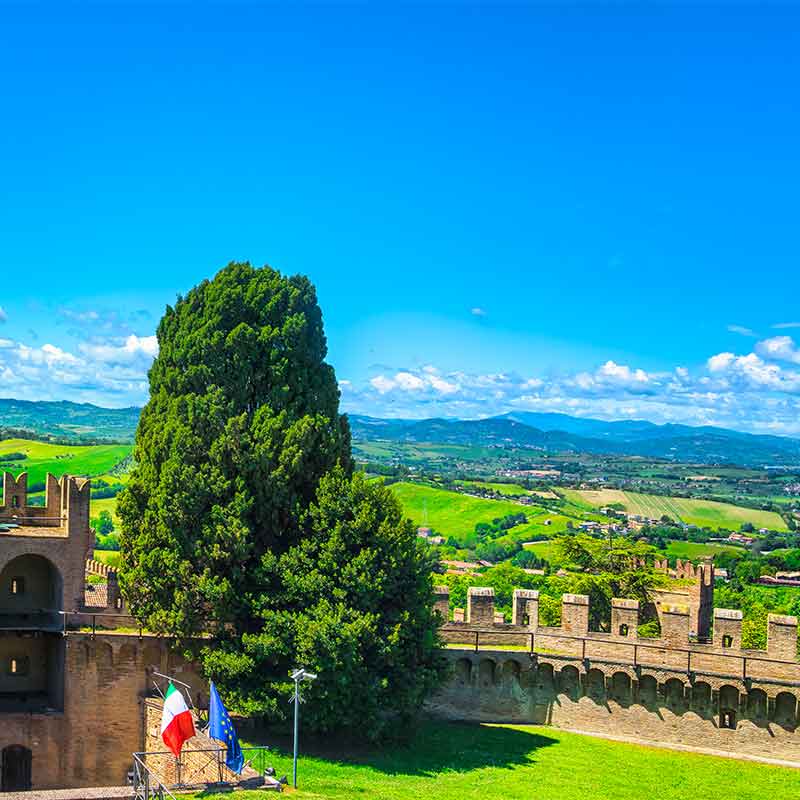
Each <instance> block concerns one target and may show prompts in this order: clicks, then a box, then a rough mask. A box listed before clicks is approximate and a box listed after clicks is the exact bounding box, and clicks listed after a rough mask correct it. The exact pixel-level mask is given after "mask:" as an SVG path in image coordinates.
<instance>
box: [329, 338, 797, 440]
mask: <svg viewBox="0 0 800 800" xmlns="http://www.w3.org/2000/svg"><path fill="white" fill-rule="evenodd" d="M795 365H800V348H799V347H798V346H797V344H796V343H795V342H794V341H793V340H792V339H791V337H788V336H776V337H773V338H771V339H764V340H762V341H759V342H758V343H757V344H756V346H755V348H754V351H753V352H750V353H744V354H741V355H740V354H736V353H730V352H723V353H717V354H715V355H712V356H710V357H709V358H708V359H707V361H706V362H705V363H704V364H702V365H699V366H697V367H695V368H692V369H690V368H688V367H685V366H678V367H675V368H674V369H672V370H670V371H664V372H648V371H646V370H644V369H641V368H638V367H634V366H630V365H626V364H618V363H616V362H615V361H607V362H605V363H604V364H601V365H599V366H598V367H597V368H596V369H595V370H593V371H582V372H577V373H574V374H560V375H550V376H525V375H520V374H515V373H495V374H471V373H466V372H461V371H443V370H439V369H437V368H436V367H434V366H430V365H429V366H425V367H423V368H421V369H411V368H405V369H398V370H397V371H387V370H385V369H384V370H382V371H381V372H379V373H378V374H377V375H374V376H373V377H372V378H371V379H370V381H369V382H368V384H367V385H365V386H362V387H359V386H357V385H355V384H354V383H352V382H349V381H348V382H343V385H342V387H341V388H342V397H343V402H344V406H345V409H346V410H349V411H353V412H358V413H364V414H372V415H375V416H392V417H418V418H419V417H430V416H450V417H481V416H490V415H492V414H498V413H502V412H504V411H509V410H529V411H561V412H565V413H569V414H574V415H577V416H587V417H598V418H601V419H625V418H631V419H649V420H652V421H653V422H662V423H663V422H675V423H686V424H690V425H718V426H722V427H730V428H735V429H739V430H748V431H752V432H756V433H775V434H786V435H800V367H796V366H795Z"/></svg>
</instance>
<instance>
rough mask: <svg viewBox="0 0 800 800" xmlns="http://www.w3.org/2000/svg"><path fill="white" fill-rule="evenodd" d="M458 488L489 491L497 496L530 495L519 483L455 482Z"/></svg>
mask: <svg viewBox="0 0 800 800" xmlns="http://www.w3.org/2000/svg"><path fill="white" fill-rule="evenodd" d="M456 483H457V484H458V485H459V486H474V487H475V488H476V489H489V490H491V491H493V492H497V493H498V494H508V495H520V494H531V492H530V490H529V489H526V488H525V487H524V486H521V485H520V484H519V483H491V482H489V481H456Z"/></svg>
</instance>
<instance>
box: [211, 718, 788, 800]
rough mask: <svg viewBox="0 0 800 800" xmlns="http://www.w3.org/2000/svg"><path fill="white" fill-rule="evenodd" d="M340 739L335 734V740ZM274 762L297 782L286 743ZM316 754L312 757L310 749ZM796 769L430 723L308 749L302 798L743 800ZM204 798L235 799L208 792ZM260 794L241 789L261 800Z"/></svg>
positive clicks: (247, 798)
mask: <svg viewBox="0 0 800 800" xmlns="http://www.w3.org/2000/svg"><path fill="white" fill-rule="evenodd" d="M335 738H336V737H331V739H332V740H335ZM264 743H265V744H269V745H270V746H271V747H272V748H273V749H272V750H271V752H270V753H269V755H268V762H269V763H271V764H272V765H273V766H274V767H275V769H276V774H277V775H278V776H280V775H288V776H289V780H290V781H291V775H292V772H291V758H290V757H289V755H288V748H275V747H274V745H275V742H274V740H267V741H265V742H264ZM308 752H310V753H311V755H306V754H305V753H308ZM799 779H800V775H799V774H798V772H797V771H796V770H792V769H787V768H781V767H772V766H766V765H763V764H754V763H750V762H746V761H736V760H734V759H725V758H716V757H712V756H705V755H697V754H694V753H681V752H675V751H670V750H659V749H656V748H652V747H644V746H640V745H633V744H623V743H620V742H612V741H607V740H604V739H598V738H594V737H589V736H581V735H579V734H575V733H567V732H565V731H559V730H557V729H555V728H547V727H539V726H532V725H467V724H457V723H433V722H429V723H426V724H425V725H423V726H422V728H421V730H420V731H419V733H418V734H417V736H416V739H415V740H414V741H413V742H411V743H409V744H407V745H405V746H390V747H381V748H375V749H374V750H359V749H357V748H347V747H345V746H343V745H339V746H338V748H337V747H336V745H335V742H333V741H331V742H329V743H327V744H325V745H317V746H315V745H313V744H312V745H308V744H305V745H303V746H302V750H301V758H300V761H299V765H298V787H299V789H298V792H297V794H296V796H297V797H299V798H308V799H309V800H311V798H314V800H326V799H327V798H329V799H330V800H344V799H345V798H347V799H348V800H350V798H354V797H363V798H369V800H373V798H374V799H375V800H407V798H409V797H412V798H426V799H427V798H432V799H435V800H485V799H486V798H508V800H528V798H543V799H544V800H645V799H646V798H651V797H657V798H658V800H687V798H692V797H695V796H700V795H702V796H704V797H705V796H708V797H726V798H735V800H763V798H765V797H794V796H795V792H796V791H797V782H798V780H799ZM197 796H198V797H203V798H209V797H217V798H222V797H230V796H231V795H229V794H227V795H220V794H217V795H215V794H213V793H211V792H203V793H201V794H200V795H197ZM262 796H263V793H262V792H258V791H254V792H241V793H239V792H237V793H236V797H237V798H241V800H256V798H261V797H262Z"/></svg>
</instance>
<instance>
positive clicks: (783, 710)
mask: <svg viewBox="0 0 800 800" xmlns="http://www.w3.org/2000/svg"><path fill="white" fill-rule="evenodd" d="M775 723H776V724H777V725H780V726H781V728H785V729H786V730H787V731H793V730H794V729H795V728H796V727H797V698H796V697H795V696H794V695H793V694H792V693H791V692H781V693H780V694H779V695H778V696H777V697H776V698H775Z"/></svg>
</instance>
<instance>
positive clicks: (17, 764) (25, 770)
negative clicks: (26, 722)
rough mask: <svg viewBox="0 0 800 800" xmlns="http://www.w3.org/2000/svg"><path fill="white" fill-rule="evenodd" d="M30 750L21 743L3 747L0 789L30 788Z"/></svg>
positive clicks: (0, 766)
mask: <svg viewBox="0 0 800 800" xmlns="http://www.w3.org/2000/svg"><path fill="white" fill-rule="evenodd" d="M32 760H33V759H32V756H31V751H30V750H28V748H27V747H23V746H22V745H21V744H12V745H9V746H8V747H4V748H3V757H2V764H0V769H1V770H2V779H1V780H0V790H2V791H4V792H24V791H26V790H28V789H30V788H31V785H32V782H31V762H32Z"/></svg>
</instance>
